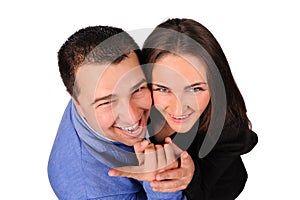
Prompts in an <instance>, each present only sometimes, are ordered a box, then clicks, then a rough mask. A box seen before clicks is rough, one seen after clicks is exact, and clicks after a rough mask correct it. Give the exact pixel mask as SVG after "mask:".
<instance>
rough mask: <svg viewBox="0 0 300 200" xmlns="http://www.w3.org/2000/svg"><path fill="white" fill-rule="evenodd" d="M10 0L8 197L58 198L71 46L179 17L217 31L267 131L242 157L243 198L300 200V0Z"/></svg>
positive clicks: (4, 172)
mask: <svg viewBox="0 0 300 200" xmlns="http://www.w3.org/2000/svg"><path fill="white" fill-rule="evenodd" d="M7 2H9V3H3V1H2V2H1V3H0V22H1V31H0V34H1V37H0V56H1V64H0V65H1V72H0V95H1V98H0V106H1V109H0V112H1V121H0V123H1V128H0V133H1V135H0V136H1V138H0V143H1V144H0V159H1V160H0V199H43V200H44V199H56V197H55V195H54V193H53V191H52V189H51V187H50V184H49V181H48V177H47V161H48V156H49V153H50V150H51V146H52V143H53V140H54V138H55V135H56V131H57V127H58V124H59V122H60V119H61V116H62V113H63V111H64V108H65V107H66V104H67V102H68V100H69V96H68V94H67V93H66V92H65V88H64V86H63V83H62V81H61V79H60V76H59V72H58V66H57V57H56V56H57V51H58V49H59V48H60V46H61V45H62V44H63V42H64V41H65V40H66V39H67V38H68V37H69V36H70V35H71V34H73V33H74V32H75V31H77V30H78V29H80V28H83V27H86V26H89V25H111V26H117V27H122V28H123V29H124V30H126V31H131V30H134V29H140V28H153V27H155V26H156V25H157V24H159V23H161V22H162V21H164V20H165V19H167V18H173V17H179V18H181V17H184V18H192V19H195V20H197V21H199V22H201V23H202V24H203V25H205V26H206V27H207V28H208V29H209V30H210V31H211V32H212V33H213V34H214V35H215V37H216V38H217V40H218V41H219V43H220V44H221V46H222V48H223V50H224V52H225V54H226V56H227V58H228V60H229V63H230V66H231V68H232V72H233V75H234V77H235V79H236V82H237V84H238V86H239V87H240V90H241V92H242V94H243V96H244V98H245V101H246V104H247V108H248V115H249V117H250V119H251V121H252V124H253V130H254V131H255V132H257V134H258V136H259V143H258V145H257V146H256V147H255V148H254V150H253V151H252V152H250V153H249V154H247V155H245V156H243V160H244V162H245V165H246V167H247V170H248V174H249V179H248V182H247V184H246V187H245V189H244V191H243V192H242V194H241V195H240V197H239V198H238V199H239V200H248V199H250V200H252V199H299V197H300V195H299V184H298V181H299V178H300V176H299V174H300V173H299V169H300V164H299V156H298V155H297V154H298V152H299V149H298V145H299V139H300V136H299V134H300V131H299V128H298V127H299V124H300V122H299V119H300V118H299V111H300V109H299V102H300V98H299V89H298V88H299V86H300V84H299V79H300V76H299V74H298V73H297V72H299V70H297V68H299V67H300V66H299V58H300V55H299V53H300V51H299V47H300V39H299V37H300V26H299V24H300V23H299V21H300V20H299V19H300V12H299V6H298V5H299V4H296V1H289V0H286V1H281V2H279V1H253V0H252V1H248V2H247V3H243V2H240V1H231V0H226V1H207V2H201V1H196V0H195V1H188V0H184V1H183V0H182V1H174V0H173V1H167V0H161V1H157V2H156V1H145V2H144V3H142V2H143V1H119V2H118V1H114V0H109V1H103V3H102V1H82V2H79V1H77V2H76V1H61V2H54V1H48V2H43V1H36V2H34V1H30V0H27V1H7ZM208 2H209V3H208ZM142 4H143V5H142Z"/></svg>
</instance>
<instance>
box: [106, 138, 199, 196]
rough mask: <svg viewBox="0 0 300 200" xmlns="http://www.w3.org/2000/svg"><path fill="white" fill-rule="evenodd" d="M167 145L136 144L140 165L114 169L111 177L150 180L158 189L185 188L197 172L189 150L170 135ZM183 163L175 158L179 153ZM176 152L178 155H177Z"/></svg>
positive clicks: (154, 187) (166, 140)
mask: <svg viewBox="0 0 300 200" xmlns="http://www.w3.org/2000/svg"><path fill="white" fill-rule="evenodd" d="M165 142H166V144H164V145H154V144H149V142H148V141H146V140H144V141H143V142H141V143H138V144H136V145H135V146H134V149H135V152H136V154H137V158H138V161H139V166H125V167H118V168H114V169H111V170H110V171H109V173H108V174H109V175H110V176H122V177H128V178H135V179H138V180H141V181H149V182H150V181H151V184H150V185H151V187H152V189H153V190H154V191H158V192H175V191H178V190H183V189H185V188H186V187H187V186H188V184H189V183H190V182H191V180H192V178H193V175H194V169H195V166H194V162H193V160H192V158H191V157H190V155H189V154H188V153H187V152H183V153H182V150H181V149H180V148H178V147H177V146H176V145H175V144H174V143H172V140H171V139H170V138H166V139H165ZM180 154H181V156H180V158H179V159H180V160H181V162H180V163H181V164H180V165H181V166H180V167H178V165H179V163H178V160H177V159H176V157H178V155H180ZM176 155H177V156H176Z"/></svg>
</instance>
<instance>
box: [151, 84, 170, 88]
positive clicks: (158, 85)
mask: <svg viewBox="0 0 300 200" xmlns="http://www.w3.org/2000/svg"><path fill="white" fill-rule="evenodd" d="M153 85H155V86H157V87H163V88H168V87H167V86H164V85H160V84H158V83H152V86H153Z"/></svg>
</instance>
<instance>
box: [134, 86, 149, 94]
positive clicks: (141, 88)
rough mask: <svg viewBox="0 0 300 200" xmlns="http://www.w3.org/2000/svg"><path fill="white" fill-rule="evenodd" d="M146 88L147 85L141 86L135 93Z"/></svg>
mask: <svg viewBox="0 0 300 200" xmlns="http://www.w3.org/2000/svg"><path fill="white" fill-rule="evenodd" d="M144 89H146V86H143V87H139V88H138V89H136V90H135V91H134V92H133V93H138V92H142V91H143V90H144Z"/></svg>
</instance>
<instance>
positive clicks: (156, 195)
mask: <svg viewBox="0 0 300 200" xmlns="http://www.w3.org/2000/svg"><path fill="white" fill-rule="evenodd" d="M143 187H144V190H145V192H146V195H147V199H148V200H156V199H157V200H163V199H166V200H167V199H168V200H169V199H172V200H187V198H186V197H185V195H184V194H183V192H182V191H181V190H180V191H177V192H154V191H153V190H152V188H151V186H150V182H146V181H145V182H143Z"/></svg>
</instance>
